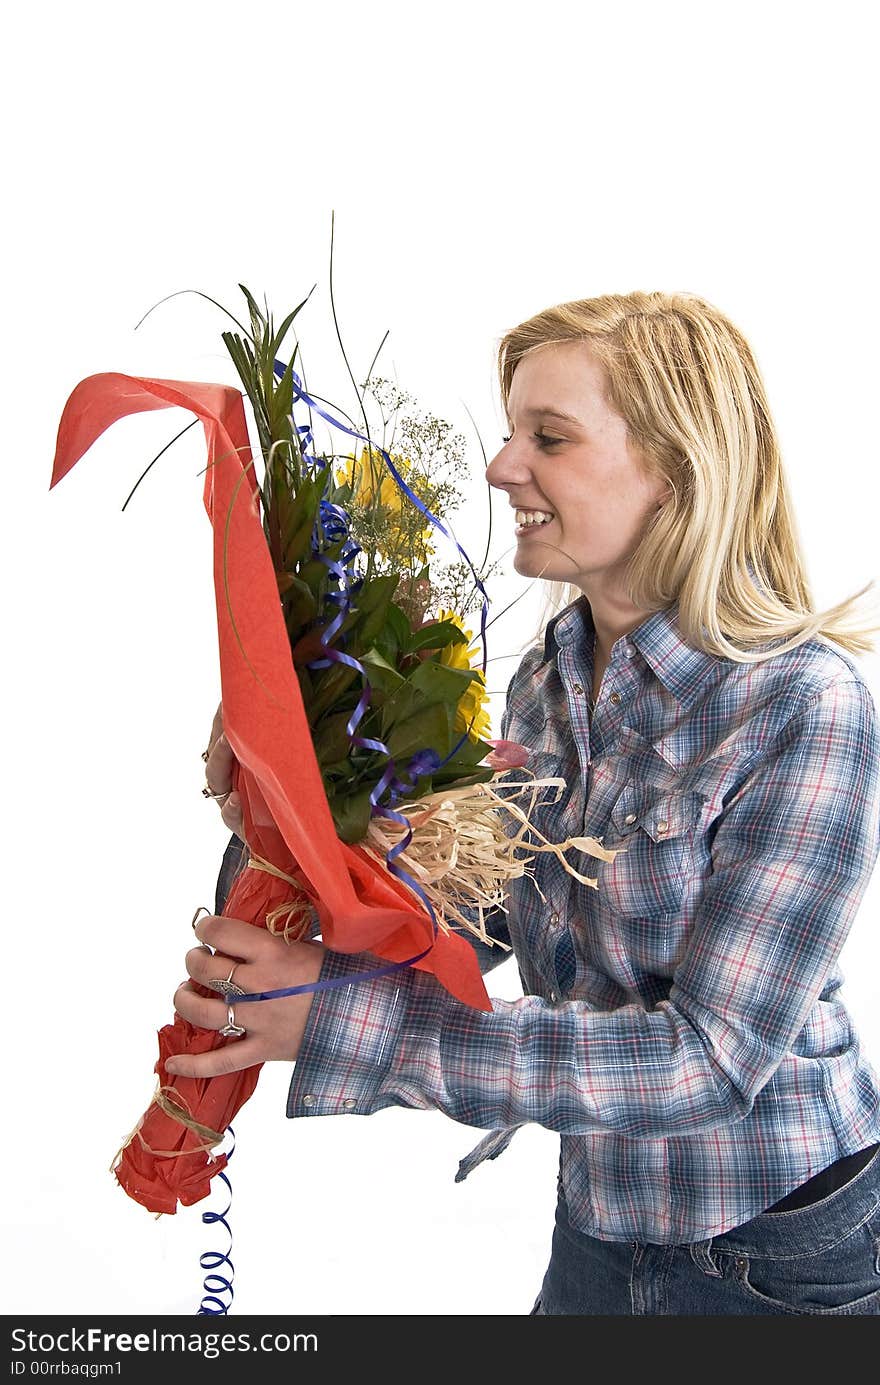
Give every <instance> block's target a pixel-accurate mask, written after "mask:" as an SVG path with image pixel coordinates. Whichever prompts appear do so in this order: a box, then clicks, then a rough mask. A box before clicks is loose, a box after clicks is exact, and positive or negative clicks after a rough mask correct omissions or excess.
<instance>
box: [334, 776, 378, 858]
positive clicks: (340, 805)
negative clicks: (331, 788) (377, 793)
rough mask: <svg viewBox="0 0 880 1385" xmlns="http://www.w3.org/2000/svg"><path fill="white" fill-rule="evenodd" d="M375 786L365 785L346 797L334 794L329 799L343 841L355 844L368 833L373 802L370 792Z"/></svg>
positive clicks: (337, 832)
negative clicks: (371, 801) (371, 802)
mask: <svg viewBox="0 0 880 1385" xmlns="http://www.w3.org/2000/svg"><path fill="white" fill-rule="evenodd" d="M372 790H373V786H372V785H370V784H367V785H364V787H363V788H360V789H357V790H356V791H355V792H354V793H353V794H347V795H345V796H344V797H338V796H337V795H335V794H334V795H333V796H332V797H331V798H330V799H329V800H328V802H329V804H330V812H331V814H332V816H333V821H334V823H335V824H336V835H337V836H338V837H339V838H340V840H341V841H343V842H347V843H348V845H349V846H353V845H354V844H355V843H356V842H361V841H363V839H364V837H365V836H366V835H367V828H368V827H369V825H370V817H371V815H372V814H371V811H370V809H371V804H370V794H371V793H372Z"/></svg>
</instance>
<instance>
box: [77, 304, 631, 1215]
mask: <svg viewBox="0 0 880 1385" xmlns="http://www.w3.org/2000/svg"><path fill="white" fill-rule="evenodd" d="M240 287H241V289H242V292H243V293H244V295H245V298H246V301H247V306H248V313H249V321H250V330H249V331H248V330H247V329H246V328H244V327H242V325H241V324H240V323H238V322H236V326H237V327H238V328H239V329H240V330H239V331H237V332H235V331H227V332H224V333H223V340H224V343H225V345H226V347H227V349H228V351H229V355H230V357H231V359H232V362H233V363H234V365H235V368H236V370H237V372H238V376H239V378H240V381H241V385H242V387H243V392H242V390H239V389H236V388H233V387H231V386H229V385H223V384H207V383H194V382H186V381H177V380H163V379H152V378H146V377H135V376H129V375H122V374H118V373H106V374H100V375H92V376H89V377H87V378H86V379H84V380H82V381H81V382H80V383H79V384H78V385H77V386H76V388H75V389H74V390H73V392H72V394H71V395H70V397H69V399H68V401H67V403H66V405H65V407H64V410H63V413H62V417H61V421H60V425H59V430H58V441H57V449H56V455H55V462H54V467H53V472H52V486H54V485H56V484H57V483H58V482H59V481H60V480H61V479H62V477H63V476H65V475H66V474H67V473H68V472H69V471H70V469H71V468H72V467H73V466H74V465H75V463H76V462H77V461H78V460H79V458H81V457H82V456H83V454H84V453H85V452H86V451H87V450H88V449H89V447H91V445H92V443H93V442H94V441H95V440H96V439H97V438H98V437H99V436H100V435H101V434H102V433H103V432H104V431H105V430H106V429H107V428H108V427H109V426H110V424H112V423H113V422H114V421H116V420H117V419H119V418H121V417H123V416H126V415H128V414H130V413H135V412H139V411H143V410H147V409H161V408H167V407H171V406H178V407H182V408H185V409H187V410H190V411H192V412H193V413H194V414H196V416H197V417H198V418H199V419H200V420H201V422H202V425H203V427H204V431H205V437H206V443H207V450H208V467H207V470H206V473H205V482H204V496H203V499H204V504H205V508H206V510H207V513H208V517H209V519H210V521H211V524H212V526H213V563H214V587H215V596H216V610H217V629H218V639H219V653H220V674H221V686H222V705H223V722H224V730H225V733H226V736H227V738H228V740H229V743H230V746H231V747H232V750H233V752H234V754H235V757H236V761H237V765H236V768H235V771H234V787H235V788H236V789H237V791H238V794H239V796H240V799H241V804H242V812H243V820H244V835H245V839H246V841H247V845H248V851H249V856H248V860H247V865H246V867H245V868H244V869H243V870H242V871H241V873H240V874H239V875H238V876H237V877H236V879H235V881H234V883H233V886H232V888H231V890H230V893H229V897H228V899H227V900H226V904H225V907H224V913H225V914H226V915H228V916H230V917H234V918H239V919H244V920H246V921H248V922H250V923H253V924H254V925H256V926H258V927H265V928H268V929H270V930H272V931H274V932H280V933H283V934H284V936H285V937H288V938H290V937H303V936H306V935H307V934H310V932H311V933H314V931H315V925H316V924H317V925H318V928H319V931H320V935H321V937H322V938H323V941H324V942H325V944H326V945H327V946H328V947H330V948H333V949H336V950H339V951H343V952H357V953H360V952H368V953H370V954H372V956H373V957H375V958H376V959H377V962H379V963H382V964H384V965H379V966H377V967H376V968H375V969H374V970H373V971H370V972H364V973H363V974H362V975H363V979H364V981H365V982H368V980H369V978H370V977H371V976H375V975H382V974H386V973H388V972H391V971H394V970H395V969H396V968H398V967H406V966H414V967H418V968H421V969H425V970H428V971H430V972H432V973H433V974H434V976H435V977H436V979H437V981H438V982H439V983H440V984H441V985H443V986H444V987H445V988H446V989H447V990H448V991H449V992H450V993H451V994H452V995H454V996H455V997H456V998H457V999H458V1000H460V1001H461V1002H463V1003H464V1004H467V1005H472V1006H476V1007H478V1008H480V1009H484V1010H489V1009H491V1002H490V1000H489V998H488V995H487V993H486V990H485V987H484V984H483V981H482V977H481V974H480V970H479V966H478V963H477V960H476V956H475V953H474V950H473V948H472V947H471V945H470V944H469V943H468V941H467V939H466V937H465V936H464V934H465V932H467V931H470V932H471V933H472V934H474V935H475V936H477V937H479V938H480V939H481V940H482V941H484V942H491V941H492V940H491V939H490V938H489V937H488V934H487V932H486V927H485V911H486V910H488V909H491V908H493V907H495V906H496V905H501V906H502V907H503V906H504V899H505V894H506V889H507V886H508V885H509V882H510V881H511V880H512V879H513V878H515V877H517V876H520V875H522V874H524V873H528V871H527V867H528V864H529V862H530V861H531V860H532V856H531V855H530V854H527V853H526V851H525V849H524V848H525V846H526V835H525V834H526V833H530V834H532V835H533V836H537V837H538V838H539V839H540V843H541V844H540V845H534V844H533V843H529V844H528V850H529V852H531V851H534V850H541V851H544V850H546V851H554V852H556V853H557V854H558V855H559V856H560V859H562V860H563V863H564V864H565V865H566V869H567V870H569V872H570V873H571V874H572V875H574V876H575V877H576V878H577V879H578V880H580V881H581V882H582V883H584V884H586V885H590V886H593V887H595V885H596V881H595V880H593V879H589V878H588V877H586V876H583V875H580V874H578V872H577V871H576V870H574V868H573V867H571V866H570V865H569V864H568V863H566V862H565V861H564V856H563V853H564V852H565V851H566V850H567V849H568V848H570V847H573V848H575V849H578V850H581V851H585V852H588V853H590V854H592V855H594V856H598V857H600V858H601V859H606V860H607V859H611V858H612V857H613V855H614V853H613V852H609V851H607V850H606V849H605V848H603V847H602V846H601V845H600V844H599V843H598V842H597V841H596V840H595V839H594V838H589V837H577V838H571V839H569V840H568V841H566V842H564V843H551V842H548V841H547V840H546V838H544V837H543V836H542V835H541V833H540V832H538V831H537V829H536V828H535V827H534V825H533V824H532V822H531V821H530V816H529V814H530V812H531V811H532V810H533V809H534V804H535V795H536V792H537V791H538V790H540V789H541V788H544V787H549V788H555V790H556V792H557V795H558V793H559V792H560V791H561V790H562V788H563V787H564V781H563V780H561V779H541V780H536V779H535V778H534V776H532V777H531V779H529V778H524V779H522V780H520V781H518V782H517V781H512V782H511V781H510V780H508V779H506V782H505V784H504V792H503V794H501V793H499V792H497V790H496V788H495V787H493V781H495V780H497V779H499V778H500V777H502V776H505V777H506V776H507V775H508V773H509V771H510V770H511V769H515V768H521V767H522V766H524V764H525V762H526V760H527V758H528V752H527V751H526V750H525V749H524V748H523V747H521V746H516V745H514V744H512V743H510V742H505V741H497V740H495V741H493V740H489V739H486V738H485V736H486V732H487V731H488V729H489V725H488V720H489V719H488V715H487V713H486V709H485V701H486V697H487V694H486V689H485V661H486V660H485V654H486V651H485V628H486V611H487V606H488V601H487V598H486V592H485V588H484V585H483V578H484V577H485V576H486V573H485V572H484V573H479V572H477V571H476V570H475V569H474V567H473V564H472V563H471V561H470V559H469V558H468V557H467V555H466V554H465V553H464V550H463V549H461V547H460V545H458V544H457V542H456V541H455V540H454V539H452V536H451V535H450V534H449V532H448V530H447V528H446V526H445V525H444V523H443V521H442V519H440V518H438V517H437V515H436V514H435V513H434V511H435V510H439V511H440V512H441V513H443V514H446V515H448V514H449V513H450V511H451V510H452V509H453V508H454V505H455V501H456V488H455V485H454V484H453V482H451V481H450V480H449V479H448V478H447V479H443V478H442V476H441V477H440V478H438V476H437V475H436V474H435V470H433V469H432V467H433V465H434V462H435V461H436V458H437V457H438V456H442V457H443V459H444V461H445V463H446V464H447V467H448V466H449V464H451V465H452V467H453V471H454V469H455V466H456V465H457V463H458V462H460V461H461V446H460V440H459V439H457V438H454V437H450V435H449V425H447V424H445V423H443V422H442V421H441V420H436V419H431V418H429V419H428V420H427V421H425V420H421V421H420V420H418V419H415V418H413V417H412V416H410V417H409V418H404V420H403V427H402V434H401V439H400V440H399V442H398V446H397V450H394V451H392V450H386V448H385V447H384V445H379V444H378V443H377V442H374V441H373V439H372V438H371V436H370V429H369V421H368V419H367V414H366V410H365V409H364V424H365V428H364V431H363V432H362V431H360V430H358V429H356V428H353V427H349V426H348V425H347V424H346V423H344V422H343V421H342V420H341V419H340V418H339V417H337V416H336V414H335V413H333V412H330V411H328V409H327V408H325V407H322V405H324V403H325V401H320V402H319V401H318V399H317V398H316V397H314V396H312V395H310V394H309V393H307V392H306V389H305V387H304V385H303V381H302V379H301V378H300V375H299V373H298V372H297V370H296V369H295V361H296V357H297V352H298V350H299V347H298V344H297V346H296V348H295V350H294V351H293V352H292V353H291V354H290V357H289V359H288V360H287V361H286V362H285V361H284V360H283V359H281V356H280V353H282V351H283V350H284V342H285V339H286V337H287V334H288V332H289V331H290V330H291V328H292V324H293V322H294V320H295V318H296V317H297V314H298V313H299V312H300V310H301V309H302V308H303V306H304V304H305V302H306V301H307V299H306V300H303V302H302V303H300V304H299V306H298V307H296V308H294V309H293V311H292V312H290V313H288V314H287V315H286V317H285V318H284V319H283V321H282V323H281V325H280V326H279V327H278V328H277V329H276V327H275V324H274V321H273V318H272V314H271V313H270V312H269V310H268V305H266V309H265V312H263V311H261V310H260V308H259V307H258V305H257V303H256V301H255V300H254V298H253V296H252V294H251V293H250V292H249V291H248V290H247V289H246V288H245V287H244V286H243V285H241V286H240ZM212 301H213V300H212ZM229 316H230V317H231V318H232V315H231V314H230V315H229ZM232 320H233V321H236V320H235V319H234V318H232ZM368 383H369V382H368ZM371 388H372V395H373V398H374V399H375V400H376V402H377V403H378V405H379V407H380V409H382V410H383V411H384V410H388V411H389V412H390V413H391V414H396V413H399V412H400V408H401V405H402V404H403V403H405V402H406V401H407V399H408V398H409V397H408V396H404V395H402V394H401V393H400V392H399V391H396V390H395V388H394V387H393V386H391V385H390V383H389V382H388V381H383V380H376V381H373V383H372V387H371ZM365 394H366V387H365V389H364V394H363V395H361V401H360V402H361V405H362V406H363V404H364V398H365ZM245 398H246V399H247V401H248V402H249V404H250V407H251V410H252V415H253V422H254V426H255V429H256V434H257V436H258V438H259V444H260V453H261V457H260V462H261V475H259V476H258V474H257V468H256V466H255V463H254V459H253V457H252V453H251V448H250V442H249V435H248V428H247V419H246V415H245V410H244V403H245ZM297 410H299V411H300V414H302V412H303V411H305V410H308V413H309V421H308V422H306V421H302V422H300V421H298V418H297ZM316 413H317V415H319V416H320V417H321V418H322V419H324V420H325V421H326V422H327V423H328V424H329V425H330V426H331V427H332V428H333V429H334V430H335V431H338V432H340V433H341V434H343V435H347V436H348V438H350V439H352V440H353V444H351V443H350V444H349V445H348V450H347V451H346V452H345V453H336V452H331V453H327V454H323V453H322V454H316V452H315V450H314V449H315V442H314V437H313V432H312V426H313V416H314V414H316ZM383 417H384V416H383ZM384 421H385V422H387V419H384ZM383 442H384V438H383ZM391 447H392V448H393V447H394V443H393V442H392V444H391ZM434 528H436V529H437V530H438V531H440V532H441V533H443V534H445V535H446V536H447V537H448V538H450V539H451V541H452V542H454V543H455V544H456V548H458V551H459V553H460V555H461V558H460V560H458V561H457V562H455V563H453V564H451V565H448V566H447V568H446V569H445V570H444V571H442V572H440V571H439V570H438V569H437V567H436V565H432V561H431V560H432V558H433V557H434V552H435V550H434V548H433V546H432V544H431V542H430V539H431V537H432V529H434ZM468 588H469V589H470V590H468ZM477 593H480V596H479V597H478V596H477ZM473 599H476V601H477V604H478V605H479V603H480V600H482V613H481V626H480V634H481V639H482V642H483V667H482V669H479V668H476V667H474V666H473V663H472V657H471V649H472V646H471V643H470V637H471V631H470V630H469V629H467V628H466V626H465V618H466V617H467V615H468V612H469V610H470V609H472V608H471V606H470V605H469V602H470V601H471V600H473ZM497 787H498V788H500V787H501V785H500V784H498V786H497ZM524 793H528V794H530V795H531V803H530V806H529V808H528V809H527V810H524V809H523V808H521V807H520V806H518V805H517V803H516V802H515V799H516V798H517V797H520V796H521V795H522V794H524ZM351 979H352V978H347V979H346V981H347V983H348V982H349V981H350V980H351ZM355 979H358V978H355ZM323 984H334V983H332V982H329V983H322V982H317V983H315V986H314V987H313V988H314V989H317V988H320V987H321V986H322V985H323ZM254 999H258V997H254ZM224 1042H225V1040H224V1038H223V1037H222V1036H221V1035H220V1034H219V1033H218V1032H215V1031H206V1030H202V1029H196V1028H194V1027H193V1026H192V1025H190V1024H189V1023H188V1022H187V1021H185V1020H183V1019H182V1017H181V1016H179V1015H178V1016H176V1017H175V1019H174V1022H173V1024H170V1025H166V1026H165V1027H164V1028H163V1029H162V1030H161V1031H160V1033H159V1058H158V1061H157V1063H156V1067H155V1071H156V1074H157V1078H158V1082H157V1088H156V1092H155V1094H154V1097H153V1099H152V1101H151V1103H150V1105H149V1107H148V1109H147V1111H146V1112H145V1113H144V1114H143V1116H142V1117H141V1119H140V1120H139V1121H138V1124H137V1126H136V1127H135V1130H134V1131H133V1132H132V1134H131V1135H130V1136H129V1138H128V1140H127V1142H126V1143H125V1144H124V1146H123V1148H122V1150H121V1151H120V1152H119V1155H118V1156H117V1162H116V1165H115V1170H114V1171H115V1174H116V1177H117V1179H118V1181H119V1183H120V1185H121V1186H122V1187H123V1188H124V1190H125V1191H126V1193H128V1194H129V1196H131V1197H132V1198H134V1199H135V1200H136V1201H138V1202H140V1203H141V1204H142V1205H143V1206H145V1207H147V1208H148V1209H150V1210H151V1211H155V1212H174V1211H175V1210H176V1207H177V1204H178V1202H179V1203H180V1204H182V1205H190V1204H192V1203H194V1202H197V1201H198V1200H200V1199H202V1198H204V1197H205V1196H206V1195H207V1193H208V1191H209V1188H210V1180H211V1178H212V1177H213V1176H214V1175H215V1174H216V1173H218V1172H220V1170H221V1169H222V1168H223V1167H224V1165H225V1162H226V1156H225V1155H223V1154H218V1153H216V1152H215V1151H216V1147H217V1146H218V1145H219V1144H220V1143H221V1142H222V1140H223V1137H224V1132H225V1131H226V1129H227V1127H228V1125H229V1124H230V1122H231V1121H232V1119H233V1118H234V1116H235V1113H236V1112H237V1111H238V1110H239V1109H240V1107H241V1106H242V1104H243V1103H244V1102H245V1101H246V1100H247V1099H248V1097H249V1096H250V1095H251V1094H252V1092H253V1090H254V1088H255V1086H256V1082H257V1078H258V1075H259V1067H258V1066H257V1067H252V1068H248V1069H246V1070H245V1071H243V1072H238V1073H232V1074H229V1075H224V1076H218V1077H213V1078H211V1079H207V1080H197V1079H193V1078H184V1077H180V1076H177V1077H175V1076H173V1075H172V1074H169V1073H168V1072H167V1071H166V1070H165V1067H164V1063H165V1060H166V1058H168V1057H169V1056H170V1055H171V1054H172V1053H180V1052H184V1051H188V1052H197V1051H198V1052H204V1051H206V1050H208V1049H210V1048H214V1047H216V1046H217V1045H218V1044H222V1043H224Z"/></svg>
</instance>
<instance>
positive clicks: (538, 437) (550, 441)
mask: <svg viewBox="0 0 880 1385" xmlns="http://www.w3.org/2000/svg"><path fill="white" fill-rule="evenodd" d="M512 436H513V435H512V434H511V433H508V435H507V437H503V438H502V439H501V441H502V442H510V439H511V437H512ZM532 437H533V438H534V439H535V442H536V443H537V444H538V446H539V447H556V446H558V444H559V443H561V442H564V441H565V439H564V438H551V437H548V435H547V434H546V433H533V434H532Z"/></svg>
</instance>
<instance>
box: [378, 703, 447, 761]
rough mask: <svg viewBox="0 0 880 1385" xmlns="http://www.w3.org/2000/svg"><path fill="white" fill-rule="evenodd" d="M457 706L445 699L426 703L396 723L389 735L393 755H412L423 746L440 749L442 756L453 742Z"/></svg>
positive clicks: (386, 741)
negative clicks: (430, 703)
mask: <svg viewBox="0 0 880 1385" xmlns="http://www.w3.org/2000/svg"><path fill="white" fill-rule="evenodd" d="M454 720H455V709H454V708H453V707H449V706H447V705H446V704H444V703H442V702H436V703H433V704H432V705H431V706H429V707H422V708H421V709H420V710H419V711H418V712H416V713H415V714H414V715H413V716H411V717H407V718H406V720H405V721H401V722H398V723H396V725H395V727H394V730H393V731H392V732H391V734H390V735H389V736H387V737H386V738H385V743H386V745H387V746H388V752H389V754H390V755H391V758H392V759H393V760H395V761H397V762H398V767H399V768H402V766H400V765H399V762H400V761H401V760H404V759H409V758H410V757H411V756H412V755H415V754H416V752H417V751H419V750H436V751H437V754H438V755H439V756H440V758H441V759H442V758H443V756H444V755H448V753H449V748H450V746H451V745H452V726H453V722H454Z"/></svg>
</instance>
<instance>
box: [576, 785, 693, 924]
mask: <svg viewBox="0 0 880 1385" xmlns="http://www.w3.org/2000/svg"><path fill="white" fill-rule="evenodd" d="M702 805H703V798H702V796H701V795H700V794H699V793H695V792H693V791H682V790H674V789H661V788H658V787H656V786H652V785H650V784H640V783H635V782H629V783H627V784H624V786H623V788H622V789H621V791H620V794H619V795H618V797H617V799H616V800H615V802H614V804H613V806H612V808H611V823H610V828H609V831H608V832H607V833H606V836H605V839H604V840H603V845H604V846H606V847H608V849H609V850H615V851H618V855H616V856H615V857H614V860H613V861H605V862H603V863H602V868H601V874H600V875H599V877H598V893H599V897H600V899H601V900H602V901H603V902H604V903H605V904H606V905H607V906H608V908H609V909H611V910H612V911H613V912H614V913H615V914H623V915H626V916H627V917H630V918H645V919H663V918H667V917H670V916H673V915H675V914H676V913H678V912H679V910H680V908H681V903H682V899H683V897H684V892H685V887H686V885H687V882H688V880H689V878H690V876H691V875H692V873H693V846H694V832H695V830H696V827H697V823H698V821H699V818H700V814H701V811H702Z"/></svg>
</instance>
